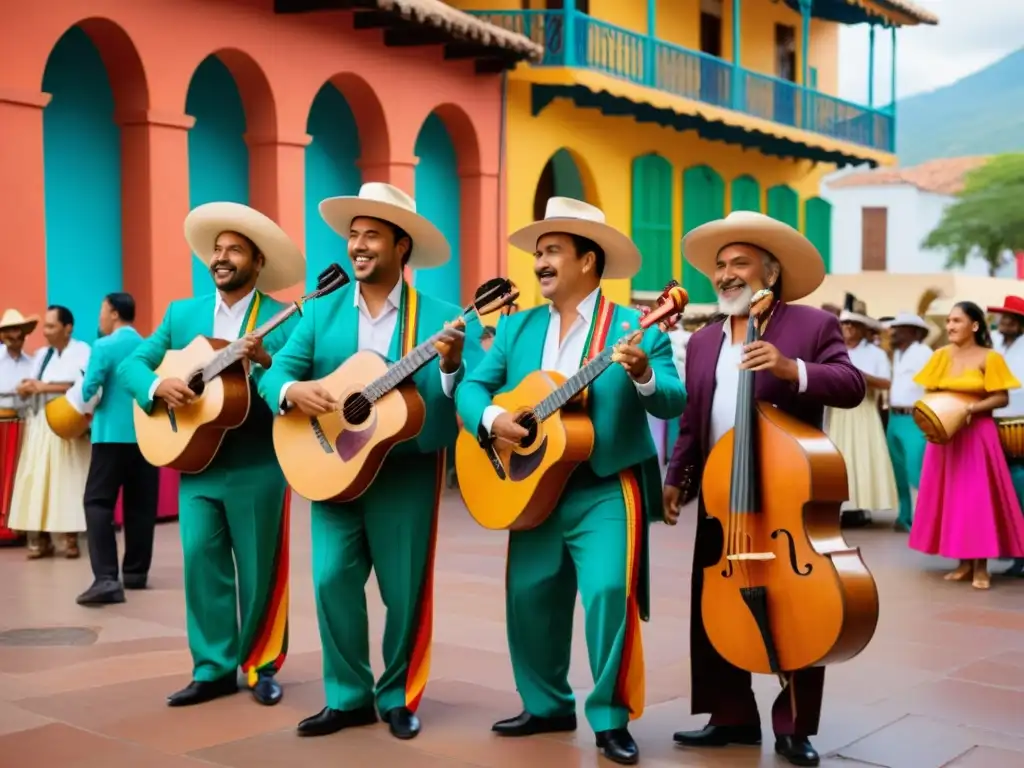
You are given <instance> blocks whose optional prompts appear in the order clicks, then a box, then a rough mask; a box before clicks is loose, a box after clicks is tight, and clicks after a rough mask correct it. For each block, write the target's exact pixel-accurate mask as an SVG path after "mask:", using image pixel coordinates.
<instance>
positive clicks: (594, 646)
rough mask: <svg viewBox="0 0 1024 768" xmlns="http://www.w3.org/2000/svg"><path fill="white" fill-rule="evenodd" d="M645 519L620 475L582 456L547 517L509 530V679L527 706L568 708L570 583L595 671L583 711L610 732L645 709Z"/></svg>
mask: <svg viewBox="0 0 1024 768" xmlns="http://www.w3.org/2000/svg"><path fill="white" fill-rule="evenodd" d="M646 528H647V526H646V520H645V519H644V517H643V514H642V510H641V509H640V505H639V497H638V496H637V498H636V499H634V500H633V501H632V503H631V502H630V500H629V499H627V498H626V496H625V495H624V491H623V483H622V481H621V480H620V478H619V477H618V476H615V477H612V478H605V479H599V478H597V477H596V476H595V475H594V474H593V472H592V471H591V470H590V467H589V465H588V464H584V465H581V466H580V467H579V468H578V469H577V470H576V471H575V472H574V473H573V476H572V478H570V481H569V483H568V485H567V487H566V489H565V491H564V492H563V494H562V498H561V501H560V502H559V504H558V506H557V507H556V508H555V510H554V512H553V513H552V514H551V516H550V517H549V518H548V519H547V520H545V521H544V522H543V523H542V524H541V525H539V526H538V527H536V528H533V529H530V530H526V531H513V532H511V533H510V534H509V546H508V568H507V572H506V573H507V575H506V608H505V610H506V624H507V631H508V643H509V650H510V652H511V656H512V669H513V672H514V674H515V680H516V687H517V688H518V690H519V695H520V696H521V697H522V699H523V704H524V708H525V709H526V711H527V712H529V713H530V714H531V715H535V716H538V717H554V716H558V715H568V714H571V713H573V712H575V706H576V704H575V698H574V696H573V692H572V688H571V687H570V686H569V660H570V650H571V645H572V625H573V610H574V608H575V603H576V592H577V589H578V590H579V593H580V596H581V598H582V600H583V610H584V615H585V622H586V639H587V653H588V656H589V660H590V672H591V674H592V675H593V678H594V689H593V691H592V692H591V693H590V695H589V696H588V697H587V701H586V705H585V712H586V716H587V720H588V721H589V723H590V725H591V727H592V728H593V730H594V731H607V730H611V729H615V728H622V727H625V726H626V725H627V724H628V722H629V720H630V717H631V714H632V715H633V716H638V715H639V712H640V711H642V708H643V704H642V695H643V661H642V650H641V645H640V634H639V618H638V616H637V613H636V602H635V587H636V583H637V576H636V574H637V573H638V565H639V564H638V563H637V562H636V559H637V556H636V554H635V553H638V552H639V537H641V536H643V535H645V534H646ZM631 550H632V552H631ZM631 594H632V595H634V597H633V599H632V600H631V599H630V595H631ZM630 689H632V690H630ZM636 694H639V697H640V699H641V700H640V701H639V702H637V701H636Z"/></svg>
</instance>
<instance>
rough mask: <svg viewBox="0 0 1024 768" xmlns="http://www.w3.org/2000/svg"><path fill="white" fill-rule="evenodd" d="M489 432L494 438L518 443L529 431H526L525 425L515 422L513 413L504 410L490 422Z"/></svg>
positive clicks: (512, 443) (513, 443) (514, 443)
mask: <svg viewBox="0 0 1024 768" xmlns="http://www.w3.org/2000/svg"><path fill="white" fill-rule="evenodd" d="M491 434H492V435H494V438H495V439H496V440H500V441H502V442H505V443H509V444H511V445H518V444H519V443H520V442H521V441H522V439H523V438H524V437H526V436H527V435H529V434H530V433H529V432H527V431H526V428H525V427H523V426H522V425H520V424H517V423H516V416H515V414H513V413H509V412H508V411H505V412H504V413H502V414H500V415H499V416H498V417H497V418H496V419H495V420H494V421H493V422H492V423H491Z"/></svg>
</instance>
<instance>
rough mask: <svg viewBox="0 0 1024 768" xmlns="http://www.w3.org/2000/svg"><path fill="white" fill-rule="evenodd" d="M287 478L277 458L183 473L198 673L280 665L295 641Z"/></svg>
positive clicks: (190, 618) (191, 638) (206, 677)
mask: <svg viewBox="0 0 1024 768" xmlns="http://www.w3.org/2000/svg"><path fill="white" fill-rule="evenodd" d="M286 490H287V485H286V483H285V479H284V475H282V474H281V470H280V468H279V467H278V466H277V464H276V463H275V464H273V465H270V464H268V463H267V462H265V461H257V462H255V463H253V464H252V465H248V466H237V467H235V466H232V467H231V468H229V469H227V468H225V469H220V468H213V469H209V470H207V471H205V472H202V473H200V474H198V475H185V474H183V475H182V476H181V486H180V491H179V511H178V515H179V521H180V522H179V528H180V531H181V546H182V550H183V551H184V555H185V609H186V612H187V626H188V644H189V650H190V651H191V653H192V664H193V672H192V676H193V678H194V679H195V680H200V681H211V680H216V679H218V678H221V677H224V676H226V675H230V674H233V673H235V672H237V670H238V667H239V666H241V667H242V668H243V669H244V670H245V671H246V672H247V673H248V674H249V680H250V684H252V683H253V682H255V679H254V674H255V672H256V670H257V669H270V670H272V671H277V670H279V669H280V667H281V664H282V663H283V661H284V656H285V653H286V648H287V642H288V640H287V637H288V636H287V610H288V608H287V601H288V582H287V573H288V556H287V555H288V551H287V550H288V547H287V524H288V516H287V507H286V498H285V492H286Z"/></svg>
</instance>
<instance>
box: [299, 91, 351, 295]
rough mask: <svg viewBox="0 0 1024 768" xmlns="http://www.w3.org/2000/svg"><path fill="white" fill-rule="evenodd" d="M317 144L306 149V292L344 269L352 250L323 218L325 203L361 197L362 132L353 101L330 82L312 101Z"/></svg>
mask: <svg viewBox="0 0 1024 768" xmlns="http://www.w3.org/2000/svg"><path fill="white" fill-rule="evenodd" d="M306 133H308V134H309V135H310V136H312V137H313V140H312V141H311V142H310V144H309V145H308V146H307V147H306V216H305V218H306V265H307V266H306V287H307V289H312V288H313V287H314V286H315V285H316V278H317V275H319V274H320V272H321V271H323V269H324V268H325V267H327V265H328V264H330V263H332V262H338V263H339V264H345V263H346V259H347V246H346V243H345V241H344V240H343V239H342V238H340V237H339V236H338V234H337V233H336V232H335V231H334V230H333V229H331V228H330V227H329V226H327V224H326V222H324V220H323V218H321V216H320V208H319V206H320V201H321V200H323V199H324V198H327V197H335V196H338V195H356V194H358V193H359V186H360V184H361V183H362V172H361V171H360V170H359V167H358V165H357V164H356V163H357V161H358V160H359V155H360V151H361V150H360V142H359V127H358V125H357V124H356V118H355V115H354V114H353V113H352V108H351V107H350V106H349V103H348V100H347V99H346V98H345V97H344V96H343V95H342V93H341V92H340V91H339V90H338V89H337V88H336V87H335V86H334V85H333V84H332V83H325V84H324V86H323V87H322V88H321V89H320V91H319V92H318V93H317V95H316V98H315V99H314V100H313V106H312V107H310V110H309V118H308V120H307V122H306Z"/></svg>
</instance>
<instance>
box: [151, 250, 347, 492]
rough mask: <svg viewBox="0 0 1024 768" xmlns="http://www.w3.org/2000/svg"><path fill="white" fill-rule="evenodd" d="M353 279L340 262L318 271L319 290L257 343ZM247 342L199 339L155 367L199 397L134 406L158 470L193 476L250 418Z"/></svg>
mask: <svg viewBox="0 0 1024 768" xmlns="http://www.w3.org/2000/svg"><path fill="white" fill-rule="evenodd" d="M348 281H349V277H348V275H347V274H346V273H345V270H343V269H342V268H341V267H340V266H339V265H338V264H331V265H330V266H329V267H328V268H327V269H325V270H324V271H323V272H321V273H320V276H319V277H318V279H317V287H316V289H315V290H313V291H311V292H310V293H308V294H306V295H305V296H303V297H302V298H300V299H298V300H297V301H294V302H292V303H291V304H289V305H288V306H287V307H285V308H284V309H282V310H281V311H280V312H278V313H277V314H276V315H274V316H273V317H272V318H270V319H269V320H268V321H267V322H265V323H264V324H263V325H261V326H260V327H259V328H257V329H256V330H255V331H253V334H254V335H255V336H256V338H258V339H262V338H264V337H265V336H266V335H267V334H268V333H270V332H271V331H273V330H274V329H275V328H277V327H278V326H280V325H281V323H283V322H284V321H285V320H287V319H288V318H289V317H291V316H292V315H293V314H295V313H296V312H300V313H301V312H302V306H303V304H304V303H305V302H307V301H312V300H313V299H318V298H320V297H321V296H326V295H328V294H329V293H333V292H334V291H336V290H338V289H339V288H341V287H342V286H343V285H345V284H346V283H347V282H348ZM242 349H243V340H242V339H237V340H235V341H232V342H228V341H224V340H223V339H214V338H210V337H207V336H197V337H196V338H194V339H193V340H192V341H191V342H189V344H188V346H186V347H185V348H183V349H179V350H169V351H168V352H167V354H165V355H164V359H163V361H162V362H161V363H160V366H159V367H158V368H157V369H156V371H155V373H156V375H157V376H158V377H159V378H161V379H172V378H173V379H181V380H182V381H184V382H185V383H186V384H187V385H188V388H189V389H191V390H192V391H193V392H194V393H195V395H196V397H195V399H194V400H193V401H192V402H191V403H189V404H188V405H186V406H183V407H181V408H168V407H167V404H166V403H164V402H163V400H159V399H157V400H155V401H154V402H153V408H152V410H151V411H150V412H149V413H148V414H147V413H146V412H145V411H144V410H142V408H140V407H139V404H138V403H136V404H135V408H134V420H135V434H136V436H137V438H138V441H139V450H140V451H141V452H142V455H143V456H144V457H145V459H146V461H148V462H149V463H150V464H152V465H153V466H155V467H170V468H171V469H176V470H178V471H179V472H185V473H188V474H195V473H197V472H202V471H203V470H204V469H206V468H207V467H208V466H209V465H210V462H211V461H213V459H214V457H215V456H216V455H217V451H218V450H220V445H221V443H222V442H223V441H224V435H225V434H227V431H228V430H229V429H235V428H236V427H239V426H241V425H242V424H243V423H244V422H245V419H246V417H247V416H248V415H249V405H250V393H249V361H248V359H246V358H245V356H244V354H243V352H242Z"/></svg>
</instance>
